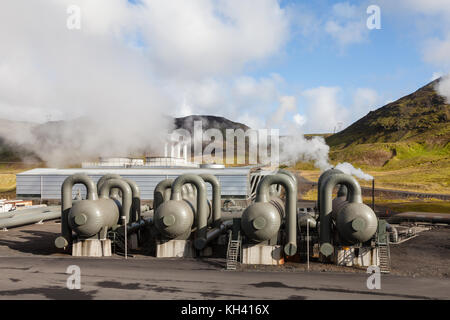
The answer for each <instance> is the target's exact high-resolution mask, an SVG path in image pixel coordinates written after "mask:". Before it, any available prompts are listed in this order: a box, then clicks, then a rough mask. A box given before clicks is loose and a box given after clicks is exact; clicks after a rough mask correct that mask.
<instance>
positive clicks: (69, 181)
mask: <svg viewBox="0 0 450 320" xmlns="http://www.w3.org/2000/svg"><path fill="white" fill-rule="evenodd" d="M77 183H81V184H83V185H84V186H85V187H86V189H87V199H88V200H97V199H98V194H97V186H96V185H95V183H94V181H92V179H91V178H90V177H89V176H88V175H87V174H85V173H77V174H74V175H72V176H69V177H67V178H66V180H64V182H63V184H62V186H61V236H60V237H58V238H56V240H55V245H56V247H58V248H65V247H67V246H68V245H69V244H71V243H72V230H71V229H70V227H69V221H68V216H69V212H70V209H71V208H72V189H73V186H74V185H75V184H77Z"/></svg>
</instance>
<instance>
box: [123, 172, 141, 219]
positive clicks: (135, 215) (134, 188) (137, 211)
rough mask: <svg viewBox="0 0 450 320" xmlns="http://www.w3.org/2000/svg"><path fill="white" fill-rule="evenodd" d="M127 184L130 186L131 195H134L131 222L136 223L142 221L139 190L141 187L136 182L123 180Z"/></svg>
mask: <svg viewBox="0 0 450 320" xmlns="http://www.w3.org/2000/svg"><path fill="white" fill-rule="evenodd" d="M123 180H124V181H125V182H126V183H128V184H129V185H130V188H131V194H132V197H133V199H132V205H131V208H132V215H131V222H136V221H139V220H140V219H141V192H140V190H139V186H138V185H137V183H136V182H134V181H133V180H130V179H123Z"/></svg>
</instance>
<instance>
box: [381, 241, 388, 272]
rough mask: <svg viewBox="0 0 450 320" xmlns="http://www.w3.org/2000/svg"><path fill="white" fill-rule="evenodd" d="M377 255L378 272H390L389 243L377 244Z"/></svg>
mask: <svg viewBox="0 0 450 320" xmlns="http://www.w3.org/2000/svg"><path fill="white" fill-rule="evenodd" d="M378 254H379V257H380V271H381V273H390V272H391V255H390V251H389V241H387V242H386V243H379V244H378Z"/></svg>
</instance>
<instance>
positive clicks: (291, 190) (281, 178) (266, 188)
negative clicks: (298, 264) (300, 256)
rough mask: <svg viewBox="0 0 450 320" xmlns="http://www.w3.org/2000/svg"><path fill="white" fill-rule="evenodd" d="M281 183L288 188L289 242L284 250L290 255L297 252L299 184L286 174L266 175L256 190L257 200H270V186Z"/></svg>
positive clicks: (287, 217)
mask: <svg viewBox="0 0 450 320" xmlns="http://www.w3.org/2000/svg"><path fill="white" fill-rule="evenodd" d="M273 184H281V185H282V186H283V187H284V189H285V190H286V211H287V215H286V229H287V238H288V239H287V244H286V245H285V246H284V252H285V253H286V254H287V255H288V256H292V255H294V254H296V253H297V212H296V207H297V184H296V183H295V182H294V180H293V179H291V178H290V177H289V176H287V175H285V174H276V175H269V176H265V177H264V179H263V180H262V181H261V182H260V183H259V185H258V189H257V190H256V202H269V201H270V186H271V185H273Z"/></svg>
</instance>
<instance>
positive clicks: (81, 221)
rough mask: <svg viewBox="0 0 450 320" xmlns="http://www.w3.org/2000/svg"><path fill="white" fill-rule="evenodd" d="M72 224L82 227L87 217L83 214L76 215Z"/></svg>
mask: <svg viewBox="0 0 450 320" xmlns="http://www.w3.org/2000/svg"><path fill="white" fill-rule="evenodd" d="M74 222H75V223H76V225H77V226H82V225H84V224H86V222H87V217H86V215H85V214H83V213H82V214H79V215H76V216H75V218H74Z"/></svg>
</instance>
